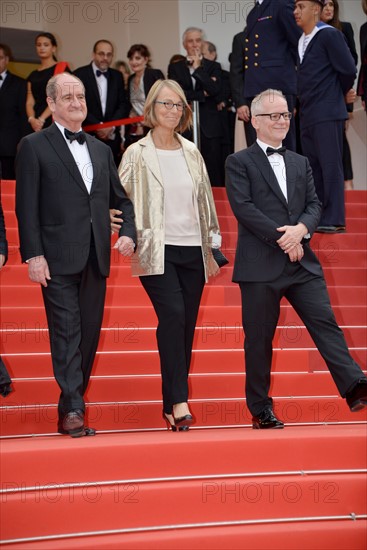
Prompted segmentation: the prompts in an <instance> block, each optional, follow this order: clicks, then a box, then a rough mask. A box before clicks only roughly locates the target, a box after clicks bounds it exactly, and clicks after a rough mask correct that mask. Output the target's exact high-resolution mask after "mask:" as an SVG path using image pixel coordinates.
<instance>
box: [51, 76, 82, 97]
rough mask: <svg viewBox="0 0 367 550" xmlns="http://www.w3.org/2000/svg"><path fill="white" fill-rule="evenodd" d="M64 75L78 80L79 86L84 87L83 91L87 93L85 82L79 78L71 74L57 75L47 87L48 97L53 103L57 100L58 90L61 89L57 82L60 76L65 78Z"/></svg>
mask: <svg viewBox="0 0 367 550" xmlns="http://www.w3.org/2000/svg"><path fill="white" fill-rule="evenodd" d="M63 75H68V76H70V78H73V79H74V80H76V81H77V82H78V83H79V84H81V85H82V87H83V90H84V91H85V86H84V84H83V82H82V81H81V80H80V78H78V77H77V76H74V75H73V74H70V73H60V74H55V75H54V76H52V77H51V78H50V80H49V81H48V82H47V86H46V96H47V97H50V98H51V99H52V100H53V101H56V98H57V90H58V88H59V85H58V84H57V81H58V79H59V78H60V76H63Z"/></svg>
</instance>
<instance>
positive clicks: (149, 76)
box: [127, 67, 164, 102]
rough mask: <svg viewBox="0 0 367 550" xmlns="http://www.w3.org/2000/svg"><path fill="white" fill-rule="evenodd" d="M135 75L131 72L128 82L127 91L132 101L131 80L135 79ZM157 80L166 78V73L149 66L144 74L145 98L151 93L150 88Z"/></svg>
mask: <svg viewBox="0 0 367 550" xmlns="http://www.w3.org/2000/svg"><path fill="white" fill-rule="evenodd" d="M134 76H135V75H133V74H131V75H130V76H129V79H128V81H127V82H128V84H127V93H128V99H129V102H130V85H131V81H132V80H133V78H134ZM157 80H164V74H163V73H162V71H161V70H160V69H151V68H149V67H148V68H147V69H145V71H144V75H143V85H144V94H145V98H146V97H147V95H148V94H149V91H150V88H151V87H152V86H153V84H154V82H157Z"/></svg>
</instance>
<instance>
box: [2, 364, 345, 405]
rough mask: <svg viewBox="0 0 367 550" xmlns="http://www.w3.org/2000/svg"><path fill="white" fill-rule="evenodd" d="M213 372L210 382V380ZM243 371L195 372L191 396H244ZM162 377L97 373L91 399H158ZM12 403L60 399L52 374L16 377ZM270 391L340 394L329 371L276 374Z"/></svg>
mask: <svg viewBox="0 0 367 550" xmlns="http://www.w3.org/2000/svg"><path fill="white" fill-rule="evenodd" d="M208 376H210V384H208ZM245 380H246V377H245V374H244V373H241V374H239V373H227V372H223V373H216V374H213V373H211V374H210V375H209V374H201V373H197V374H192V375H191V376H190V396H191V399H193V400H202V399H230V398H234V399H242V397H243V394H244V387H245ZM161 386H162V381H161V377H160V375H159V374H153V375H140V376H137V375H130V376H128V375H125V376H121V375H117V376H112V377H103V376H94V377H92V379H91V382H90V386H89V387H88V401H89V402H91V403H97V402H103V401H106V400H107V399H108V401H110V402H118V401H122V402H128V401H132V402H137V401H158V400H159V399H160V398H161V393H162V391H161ZM13 387H14V394H13V395H12V396H11V398H10V399H11V402H12V404H13V405H12V406H17V405H19V406H27V405H32V404H33V403H37V404H38V405H41V404H52V403H56V402H57V401H58V397H59V394H60V390H59V388H58V386H57V384H56V382H55V380H54V379H53V377H52V378H47V379H36V378H28V379H14V386H13ZM270 392H271V395H273V396H274V397H277V396H282V397H295V396H315V397H317V396H319V395H335V396H336V395H337V394H338V392H337V390H336V388H335V384H334V383H333V380H332V378H331V376H330V374H329V373H328V372H318V373H314V374H311V373H309V372H306V373H287V374H284V373H281V374H276V373H275V374H273V376H272V381H271V389H270Z"/></svg>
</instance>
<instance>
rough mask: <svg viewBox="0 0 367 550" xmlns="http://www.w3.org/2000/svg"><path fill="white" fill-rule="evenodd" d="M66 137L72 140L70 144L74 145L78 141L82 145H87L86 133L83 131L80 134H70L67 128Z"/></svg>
mask: <svg viewBox="0 0 367 550" xmlns="http://www.w3.org/2000/svg"><path fill="white" fill-rule="evenodd" d="M64 133H65V137H66V138H67V139H69V140H70V143H73V141H74V140H76V141H77V142H78V143H80V145H83V143H85V133H84V132H83V130H80V132H70V130H67V129H66V128H65V131H64Z"/></svg>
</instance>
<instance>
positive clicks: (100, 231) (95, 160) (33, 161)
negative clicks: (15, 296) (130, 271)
mask: <svg viewBox="0 0 367 550" xmlns="http://www.w3.org/2000/svg"><path fill="white" fill-rule="evenodd" d="M86 139H87V146H88V150H89V153H90V157H91V161H92V164H93V182H92V188H91V193H90V194H89V193H88V191H87V189H86V187H85V184H84V182H83V179H82V177H81V175H80V172H79V169H78V167H77V165H76V163H75V161H74V158H73V156H72V154H71V153H70V150H69V148H68V146H67V144H66V142H65V139H64V137H63V136H62V134H61V132H60V130H59V129H58V127H57V126H56V125H55V124H52V126H50V127H49V128H47V129H45V130H43V131H41V132H37V133H34V134H32V135H30V136H27V137H25V138H23V140H22V141H21V144H20V147H19V152H18V155H17V159H16V167H17V186H16V214H17V218H18V226H19V237H20V252H21V256H22V259H23V261H25V260H27V259H29V258H32V257H34V256H39V255H44V256H45V258H46V260H47V262H48V264H49V267H50V271H51V276H52V274H55V275H70V274H74V273H79V272H80V271H82V269H83V268H84V266H85V264H86V262H87V259H88V255H89V250H90V245H91V228H92V231H93V237H94V242H95V247H96V252H97V259H98V264H99V269H100V272H101V274H102V275H103V276H108V274H109V269H110V248H111V226H110V216H109V208H118V209H119V210H122V211H123V219H124V222H123V224H122V228H121V231H120V235H127V236H129V237H131V238H132V239H133V240H134V242H136V234H135V224H134V213H133V206H132V203H131V201H130V200H129V199H128V198H127V196H126V194H125V192H124V190H123V188H122V186H121V183H120V180H119V177H118V174H117V170H116V167H115V165H114V162H113V158H112V153H111V150H110V148H109V147H108V146H106V145H105V144H104V143H101V142H100V141H99V140H97V139H96V138H94V137H93V136H89V135H86Z"/></svg>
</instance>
